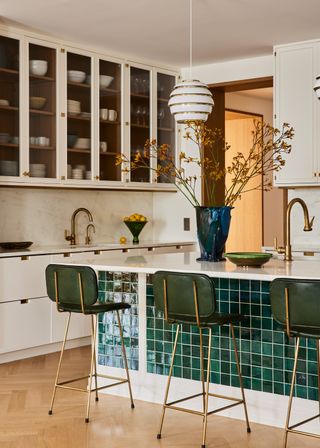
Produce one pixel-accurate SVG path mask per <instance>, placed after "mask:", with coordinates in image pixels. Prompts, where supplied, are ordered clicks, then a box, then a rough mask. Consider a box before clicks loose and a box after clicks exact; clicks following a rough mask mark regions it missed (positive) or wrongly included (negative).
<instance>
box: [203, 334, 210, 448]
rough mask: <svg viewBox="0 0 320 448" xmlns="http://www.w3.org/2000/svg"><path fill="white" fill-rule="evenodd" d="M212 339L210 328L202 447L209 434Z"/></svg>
mask: <svg viewBox="0 0 320 448" xmlns="http://www.w3.org/2000/svg"><path fill="white" fill-rule="evenodd" d="M211 340H212V330H211V328H209V347H208V361H207V382H206V391H205V407H204V419H203V433H202V445H201V447H202V448H205V446H206V436H207V423H208V404H209V384H210V363H211Z"/></svg>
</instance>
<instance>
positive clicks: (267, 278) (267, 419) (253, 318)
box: [66, 252, 320, 427]
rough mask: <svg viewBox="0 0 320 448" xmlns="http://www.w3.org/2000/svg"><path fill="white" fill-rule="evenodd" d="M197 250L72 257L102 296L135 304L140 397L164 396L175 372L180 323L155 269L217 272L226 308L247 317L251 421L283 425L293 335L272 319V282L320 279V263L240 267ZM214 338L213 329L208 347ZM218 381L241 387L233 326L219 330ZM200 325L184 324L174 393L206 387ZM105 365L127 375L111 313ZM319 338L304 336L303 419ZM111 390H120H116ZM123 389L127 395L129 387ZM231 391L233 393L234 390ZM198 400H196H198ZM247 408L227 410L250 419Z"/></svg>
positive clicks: (241, 335) (130, 326)
mask: <svg viewBox="0 0 320 448" xmlns="http://www.w3.org/2000/svg"><path fill="white" fill-rule="evenodd" d="M197 256H198V253H195V252H189V253H179V254H159V255H146V256H127V255H125V254H122V255H119V256H117V255H112V256H110V257H100V258H99V260H96V259H94V258H86V257H85V255H84V257H83V259H82V260H77V262H76V261H72V260H71V261H70V262H69V261H68V262H66V264H70V263H74V264H78V265H79V264H83V265H87V266H91V267H92V268H93V269H95V270H96V271H97V274H98V279H99V298H100V300H102V301H104V300H112V301H113V300H114V301H125V302H127V303H130V304H131V309H130V310H128V311H127V312H126V313H125V314H124V316H123V325H124V336H125V343H126V347H127V354H128V359H129V367H130V369H131V377H132V383H133V390H134V394H135V397H136V398H137V399H143V400H148V401H154V402H161V401H162V399H163V393H164V384H165V380H166V375H167V374H168V371H169V365H170V360H171V351H172V345H173V337H174V330H175V328H173V327H172V326H170V325H168V324H167V323H166V322H165V321H164V319H163V315H162V313H161V312H158V311H157V310H156V309H155V306H154V298H153V290H152V274H153V273H154V272H156V271H157V270H172V271H179V272H199V273H204V274H207V275H209V276H211V277H213V278H214V280H215V283H216V290H217V306H218V310H219V311H221V312H232V313H241V314H243V315H245V316H247V319H246V321H244V322H243V323H241V324H240V325H238V326H236V327H235V333H236V338H237V343H238V347H239V349H240V356H241V365H242V373H243V380H244V386H245V388H246V389H247V391H246V393H247V399H248V405H249V414H250V418H251V420H252V421H256V422H260V423H266V424H272V425H275V426H280V427H283V424H284V418H285V415H286V407H287V398H286V395H288V393H289V387H290V386H289V384H290V381H291V372H292V367H293V358H294V340H293V339H290V340H289V341H287V340H286V336H285V334H284V332H283V331H282V329H281V328H280V326H279V325H278V324H277V323H276V322H275V321H274V320H273V319H272V316H271V307H270V297H269V285H270V282H271V281H272V280H273V279H275V278H278V277H292V278H301V279H319V278H320V262H318V261H294V262H291V263H288V262H283V261H281V260H271V261H270V262H269V263H267V264H266V265H265V266H264V267H262V268H237V267H235V266H234V265H233V264H231V263H229V262H220V263H207V262H197V261H196V258H197ZM207 339H208V337H207V336H206V340H205V346H206V345H207V343H208V341H207ZM212 343H213V351H212V364H211V383H212V388H214V389H215V391H217V392H218V393H222V394H228V393H229V394H230V389H232V388H235V389H234V390H233V391H232V393H233V394H237V393H240V390H239V389H238V378H237V371H236V363H235V359H234V354H233V351H232V347H231V343H230V335H229V327H222V328H217V329H215V330H214V332H213V341H212ZM199 345H200V341H199V331H198V329H197V328H196V327H190V326H188V325H183V328H182V336H181V339H180V341H179V345H178V351H177V357H176V361H175V365H174V371H173V375H174V377H175V378H174V382H175V384H174V386H175V387H172V398H173V399H176V398H180V397H181V395H183V394H184V393H185V392H186V390H187V391H188V394H192V393H197V392H198V391H199V388H200V383H199V380H200V360H199V350H200V348H199ZM98 364H99V371H100V372H101V373H106V372H109V373H110V372H111V373H114V374H119V373H120V374H121V370H122V368H123V365H122V360H121V345H120V338H119V329H118V326H117V324H116V320H115V318H114V317H113V316H112V315H111V314H106V315H100V316H99V333H98ZM317 374H318V373H317V363H316V345H315V342H314V341H311V340H310V341H308V340H303V341H302V350H301V361H300V362H299V366H298V375H297V386H296V390H295V395H296V396H297V397H299V406H298V412H297V413H295V414H294V416H296V417H297V418H300V417H301V418H306V417H307V416H309V415H310V413H311V412H312V410H313V407H314V406H318V401H317V400H318V377H317ZM112 393H116V390H115V389H113V390H112ZM118 393H119V394H121V395H127V390H126V388H123V389H121V388H119V392H118ZM232 393H231V394H232ZM197 405H198V404H197V402H195V407H197ZM242 412H243V411H242V409H240V408H239V409H237V408H234V409H232V410H228V411H225V415H230V416H233V417H239V418H243V414H242Z"/></svg>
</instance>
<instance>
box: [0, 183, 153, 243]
mask: <svg viewBox="0 0 320 448" xmlns="http://www.w3.org/2000/svg"><path fill="white" fill-rule="evenodd" d="M78 207H85V208H87V209H89V210H90V211H91V213H92V215H93V219H94V223H95V226H96V233H95V235H93V241H95V242H119V237H120V236H121V235H125V236H127V237H128V238H131V237H130V232H129V230H128V229H127V228H126V226H125V225H124V224H123V223H122V219H123V217H124V216H126V215H130V214H131V213H134V212H137V213H141V214H143V215H145V216H146V217H147V218H148V219H149V220H150V223H148V224H147V225H146V226H145V228H144V229H143V231H142V233H141V237H140V240H141V241H148V240H152V238H153V227H152V225H153V193H141V192H130V193H128V192H117V191H90V190H89V191H88V190H80V191H78V190H57V189H49V188H46V189H44V188H39V189H31V188H5V187H4V188H1V189H0V210H1V218H0V239H1V241H33V242H34V243H35V244H40V245H51V244H52V245H56V244H60V245H61V244H64V243H65V244H68V242H67V241H65V240H64V230H65V229H68V230H70V219H71V215H72V213H73V211H74V210H75V209H76V208H78ZM87 222H88V221H87V217H86V215H85V214H81V215H79V217H78V219H77V228H78V229H79V235H80V239H81V241H80V242H82V243H84V236H85V235H84V232H85V228H86V225H87Z"/></svg>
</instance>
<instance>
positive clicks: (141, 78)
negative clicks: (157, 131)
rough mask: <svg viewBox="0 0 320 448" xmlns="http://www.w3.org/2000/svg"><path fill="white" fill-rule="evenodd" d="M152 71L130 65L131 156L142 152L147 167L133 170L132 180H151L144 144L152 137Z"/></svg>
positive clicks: (132, 157)
mask: <svg viewBox="0 0 320 448" xmlns="http://www.w3.org/2000/svg"><path fill="white" fill-rule="evenodd" d="M150 79H151V72H150V70H147V69H143V68H139V67H134V66H131V67H130V156H131V160H133V159H134V157H135V155H136V154H137V153H140V155H141V157H142V159H144V162H145V164H146V168H139V169H136V170H134V171H131V177H130V181H131V182H150V178H151V176H150V170H149V169H148V168H147V167H148V165H150V161H149V160H148V159H146V158H145V157H144V155H145V153H144V145H145V143H146V141H147V140H148V139H150V138H151V82H150Z"/></svg>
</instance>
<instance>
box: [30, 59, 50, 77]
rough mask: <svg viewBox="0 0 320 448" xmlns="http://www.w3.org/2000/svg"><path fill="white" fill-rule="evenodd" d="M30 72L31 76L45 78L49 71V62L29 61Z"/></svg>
mask: <svg viewBox="0 0 320 448" xmlns="http://www.w3.org/2000/svg"><path fill="white" fill-rule="evenodd" d="M29 71H30V73H31V75H37V76H45V75H46V74H47V71H48V61H43V60H39V59H33V60H31V61H29Z"/></svg>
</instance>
